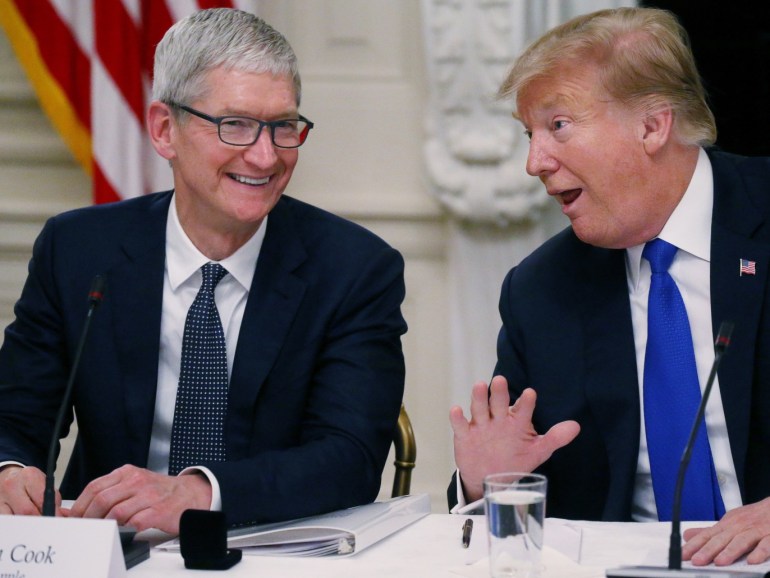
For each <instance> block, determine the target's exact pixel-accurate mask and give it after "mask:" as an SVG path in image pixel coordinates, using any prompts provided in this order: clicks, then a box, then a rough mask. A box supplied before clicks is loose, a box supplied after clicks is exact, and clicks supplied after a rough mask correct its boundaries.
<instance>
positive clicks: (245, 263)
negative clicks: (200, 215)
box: [166, 197, 268, 291]
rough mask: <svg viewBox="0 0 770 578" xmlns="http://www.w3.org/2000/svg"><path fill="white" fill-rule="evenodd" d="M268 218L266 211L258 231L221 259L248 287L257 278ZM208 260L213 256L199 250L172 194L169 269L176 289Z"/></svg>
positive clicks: (172, 283) (167, 250)
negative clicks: (178, 211)
mask: <svg viewBox="0 0 770 578" xmlns="http://www.w3.org/2000/svg"><path fill="white" fill-rule="evenodd" d="M267 219H268V216H267V215H266V216H265V218H264V219H263V220H262V224H261V225H260V226H259V229H257V232H256V233H254V234H253V235H252V236H251V238H250V239H249V240H248V241H247V242H246V243H244V245H243V246H242V247H241V248H240V249H238V250H237V251H236V252H235V253H233V254H232V255H230V256H229V257H227V258H226V259H223V260H222V261H219V263H220V265H222V266H223V267H224V268H225V269H227V271H228V273H230V275H231V276H232V277H233V278H234V279H235V280H236V281H237V282H238V283H239V284H240V285H241V286H243V288H244V289H245V290H246V291H248V290H249V289H250V288H251V281H252V279H253V278H254V271H255V269H256V263H257V258H258V257H259V252H260V250H261V249H262V242H263V241H264V239H265V232H266V231H267ZM209 261H211V259H209V258H208V257H206V256H205V255H204V254H203V253H201V252H200V251H199V250H198V248H197V247H196V246H195V245H194V244H193V242H192V241H191V240H190V238H189V237H188V236H187V233H185V232H184V229H182V224H181V223H180V222H179V214H178V213H177V210H176V202H175V197H174V198H172V199H171V205H170V207H169V210H168V218H167V220H166V270H167V271H168V278H169V283H170V284H171V289H172V290H173V291H176V290H177V289H178V288H179V286H180V285H182V284H183V283H185V282H186V281H187V280H188V279H190V277H192V276H193V275H194V274H195V273H196V272H197V271H198V269H200V268H201V267H203V265H205V264H206V263H208V262H209Z"/></svg>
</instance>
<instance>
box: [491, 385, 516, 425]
mask: <svg viewBox="0 0 770 578" xmlns="http://www.w3.org/2000/svg"><path fill="white" fill-rule="evenodd" d="M510 405H511V396H510V395H509V393H508V381H507V380H506V379H505V378H504V377H503V376H501V375H496V376H495V377H494V378H492V383H491V384H490V386H489V413H490V414H491V415H492V417H493V418H504V417H506V416H507V415H508V409H509V408H510Z"/></svg>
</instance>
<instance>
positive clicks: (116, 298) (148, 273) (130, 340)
mask: <svg viewBox="0 0 770 578" xmlns="http://www.w3.org/2000/svg"><path fill="white" fill-rule="evenodd" d="M170 199H171V195H170V194H168V195H161V196H158V197H157V198H156V199H154V200H153V201H152V204H151V206H150V210H149V212H148V213H142V214H141V216H140V219H141V220H140V221H139V220H138V224H137V226H136V227H135V228H134V229H132V230H130V231H129V232H128V234H127V235H126V239H125V241H124V243H123V258H122V260H120V261H119V262H118V263H117V265H116V266H115V267H114V268H113V269H111V270H110V271H109V274H108V288H107V294H108V298H109V299H110V300H111V301H112V302H113V303H114V306H113V315H114V318H115V323H114V326H113V327H114V331H115V335H114V341H115V343H116V344H117V353H118V363H119V374H118V375H119V376H120V379H121V381H122V385H123V395H124V400H125V405H126V415H127V416H130V418H129V419H130V420H131V423H127V424H125V431H126V432H128V436H129V440H128V442H129V443H127V448H129V452H130V456H129V458H130V460H131V462H132V463H135V464H140V465H146V463H147V453H148V451H149V447H150V436H151V434H152V422H153V416H154V413H155V394H156V391H157V384H158V355H159V346H160V317H161V308H162V302H163V276H164V270H165V259H166V250H165V238H166V217H167V215H168V207H169V201H170Z"/></svg>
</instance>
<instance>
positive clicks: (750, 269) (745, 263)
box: [739, 259, 757, 276]
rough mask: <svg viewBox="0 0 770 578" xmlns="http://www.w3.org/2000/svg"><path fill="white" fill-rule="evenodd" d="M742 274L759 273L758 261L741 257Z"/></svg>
mask: <svg viewBox="0 0 770 578" xmlns="http://www.w3.org/2000/svg"><path fill="white" fill-rule="evenodd" d="M739 274H740V275H741V276H743V275H756V274H757V263H756V261H749V260H748V259H741V268H740V273H739Z"/></svg>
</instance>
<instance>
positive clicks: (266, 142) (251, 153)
mask: <svg viewBox="0 0 770 578" xmlns="http://www.w3.org/2000/svg"><path fill="white" fill-rule="evenodd" d="M244 149H245V150H244V153H243V156H244V158H245V159H246V160H247V161H248V162H250V163H252V164H253V165H255V166H258V167H260V168H267V167H271V166H272V165H274V164H275V162H276V161H277V159H278V154H277V153H276V151H275V145H273V141H272V138H271V136H270V129H269V128H268V127H263V128H262V131H261V132H260V133H259V138H257V140H256V142H254V144H251V145H249V146H247V147H244Z"/></svg>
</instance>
